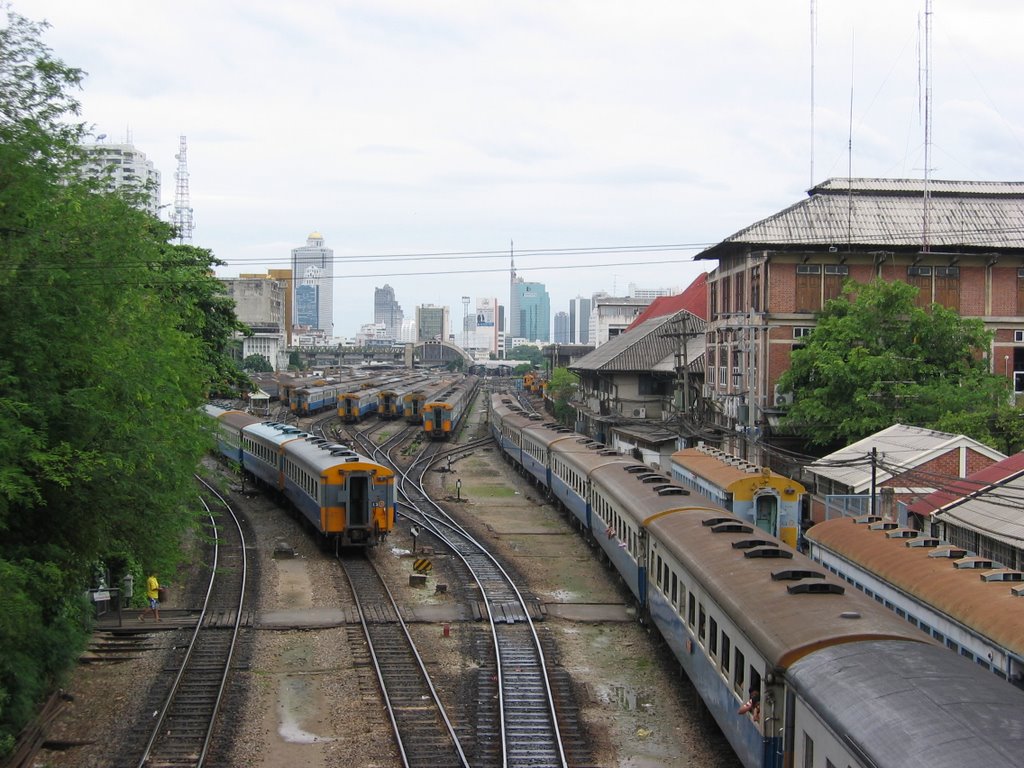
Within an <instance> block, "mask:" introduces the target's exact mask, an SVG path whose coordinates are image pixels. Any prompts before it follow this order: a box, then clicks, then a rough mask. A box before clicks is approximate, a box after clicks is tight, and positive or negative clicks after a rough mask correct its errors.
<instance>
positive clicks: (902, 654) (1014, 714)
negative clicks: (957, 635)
mask: <svg viewBox="0 0 1024 768" xmlns="http://www.w3.org/2000/svg"><path fill="white" fill-rule="evenodd" d="M788 678H789V680H790V681H791V682H792V683H793V684H794V686H795V687H796V689H797V691H798V693H799V694H800V695H801V696H803V697H804V698H805V699H807V700H808V701H809V702H810V703H811V704H812V706H813V707H814V709H815V711H816V712H817V713H818V716H819V717H821V718H822V719H823V720H824V721H825V722H826V723H827V724H828V725H829V726H830V728H831V729H832V730H833V732H835V733H837V734H840V735H842V736H845V735H846V734H850V733H857V734H864V735H863V736H861V737H858V739H857V743H856V745H855V748H856V751H857V752H859V753H860V754H858V755H857V757H858V761H859V762H860V763H862V764H864V765H898V766H900V767H901V768H964V766H972V765H978V766H985V768H999V767H1008V766H1019V765H1020V764H1021V755H1022V754H1024V693H1022V692H1021V691H1020V690H1018V689H1016V688H1014V687H1013V686H1012V685H1007V683H1006V682H1005V681H1003V680H1000V679H999V678H997V677H996V676H995V675H993V674H991V673H990V672H986V671H984V670H982V669H980V668H978V667H977V666H976V665H975V664H974V663H973V662H971V661H969V660H967V659H962V658H960V657H959V656H957V655H956V654H955V653H953V651H950V650H948V649H946V648H942V647H940V646H935V645H925V644H922V643H897V642H892V641H881V642H879V641H873V642H863V643H847V644H844V645H838V646H831V647H829V648H823V649H822V650H820V651H818V652H817V653H814V654H811V655H810V656H808V657H806V658H805V659H802V660H800V661H798V662H796V663H795V664H794V665H793V666H792V667H791V668H790V670H789V673H788ZM845 743H846V745H847V746H854V745H850V744H849V738H848V737H847V738H846V740H845Z"/></svg>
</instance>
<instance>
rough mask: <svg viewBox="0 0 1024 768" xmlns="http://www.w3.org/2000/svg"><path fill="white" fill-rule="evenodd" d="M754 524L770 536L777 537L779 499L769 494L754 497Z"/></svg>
mask: <svg viewBox="0 0 1024 768" xmlns="http://www.w3.org/2000/svg"><path fill="white" fill-rule="evenodd" d="M754 523H755V524H756V525H757V527H758V528H760V529H761V530H762V531H765V532H767V533H770V534H771V535H772V536H778V535H779V499H778V497H777V496H775V495H774V494H771V493H762V494H761V495H760V496H755V497H754Z"/></svg>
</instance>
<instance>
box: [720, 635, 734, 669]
mask: <svg viewBox="0 0 1024 768" xmlns="http://www.w3.org/2000/svg"><path fill="white" fill-rule="evenodd" d="M731 656H732V640H730V639H729V636H728V635H727V634H726V633H725V631H724V630H723V631H722V672H724V673H725V679H726V680H728V679H729V662H730V661H731V660H732V659H731Z"/></svg>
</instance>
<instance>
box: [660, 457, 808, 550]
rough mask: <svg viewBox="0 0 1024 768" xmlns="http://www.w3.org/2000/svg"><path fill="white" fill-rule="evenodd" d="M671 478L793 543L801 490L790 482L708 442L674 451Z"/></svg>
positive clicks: (798, 514) (796, 531) (795, 544)
mask: <svg viewBox="0 0 1024 768" xmlns="http://www.w3.org/2000/svg"><path fill="white" fill-rule="evenodd" d="M672 479H673V480H674V481H676V482H678V483H680V484H681V485H685V486H686V487H688V488H691V489H693V490H695V491H697V492H699V493H703V494H704V495H705V496H707V497H709V498H710V499H711V500H712V501H714V502H715V503H717V504H718V505H719V506H722V507H725V508H726V509H727V510H729V511H730V512H732V513H733V514H734V515H736V516H737V517H742V518H743V519H744V520H746V521H747V522H750V523H753V524H754V525H756V526H757V527H758V528H759V529H761V530H762V531H766V532H767V533H770V534H772V535H773V536H777V537H779V538H780V539H782V540H783V541H784V542H786V543H787V544H789V546H791V547H796V546H797V544H798V541H799V538H800V517H801V515H800V506H801V500H802V499H803V496H804V493H805V490H804V487H803V486H802V485H801V484H800V483H798V482H796V481H795V480H791V479H789V478H788V477H784V476H782V475H779V474H777V473H775V472H772V471H771V470H770V469H768V468H767V467H756V466H754V465H753V464H750V463H749V462H746V461H744V460H742V459H740V458H738V457H736V456H732V455H730V454H728V453H725V452H724V451H721V450H719V449H718V448H713V447H711V446H708V445H698V446H697V447H696V448H684V449H683V450H681V451H676V452H675V453H673V454H672Z"/></svg>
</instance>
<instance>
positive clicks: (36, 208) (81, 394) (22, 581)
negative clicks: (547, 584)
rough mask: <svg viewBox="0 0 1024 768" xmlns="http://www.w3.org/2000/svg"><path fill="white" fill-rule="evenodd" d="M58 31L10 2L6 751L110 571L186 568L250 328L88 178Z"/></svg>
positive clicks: (2, 236)
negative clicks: (212, 448) (216, 417)
mask: <svg viewBox="0 0 1024 768" xmlns="http://www.w3.org/2000/svg"><path fill="white" fill-rule="evenodd" d="M2 16H6V26H3V23H4V19H3V18H2ZM44 28H45V27H44V26H43V25H39V24H34V23H31V22H29V21H27V20H25V19H23V18H21V17H19V16H17V15H16V14H14V13H13V12H12V11H11V10H10V9H9V7H8V6H7V5H5V4H0V326H2V327H3V328H4V334H5V338H4V347H3V351H2V353H0V417H2V418H0V613H2V615H3V621H0V754H2V752H3V750H4V749H5V748H6V747H7V746H9V744H10V739H11V736H12V734H14V733H17V731H18V730H19V728H20V726H21V725H22V724H23V723H24V721H25V719H26V718H27V717H28V715H29V714H30V713H31V711H32V709H33V707H34V706H35V705H36V704H37V703H38V702H39V701H40V700H41V699H42V697H43V694H44V693H45V692H46V690H47V689H48V688H49V687H50V686H52V685H54V684H55V683H56V682H57V681H58V680H59V679H60V677H61V676H62V675H63V674H64V672H65V670H66V669H68V667H69V665H70V664H71V663H72V662H73V660H74V658H76V657H77V654H78V651H79V649H80V648H81V647H82V645H83V643H84V641H85V638H86V637H87V630H88V626H87V622H86V621H85V619H86V618H87V615H88V614H87V611H86V606H85V605H84V604H83V602H82V600H81V598H80V596H81V595H82V593H83V590H84V589H85V588H86V587H88V586H91V585H92V584H91V579H92V574H93V569H94V564H95V563H97V562H104V561H108V560H110V559H112V558H115V557H116V558H117V559H119V560H120V561H121V562H134V563H144V564H145V565H146V567H147V568H154V569H157V570H160V571H161V572H163V573H170V572H172V568H173V566H174V564H175V563H176V562H177V560H178V558H179V557H180V550H179V542H180V540H181V533H182V532H183V531H184V530H185V529H186V528H187V527H189V526H190V525H192V524H193V520H194V514H195V511H194V509H193V503H192V499H193V498H194V496H195V488H194V484H193V481H192V473H193V472H194V471H195V468H196V466H197V463H198V460H199V458H200V457H201V455H202V454H203V452H204V451H205V450H207V448H208V447H209V442H210V438H209V433H208V430H207V425H206V424H205V423H204V419H203V417H202V416H201V414H200V412H199V406H200V405H201V404H202V403H203V401H204V399H205V395H206V394H207V392H208V391H209V390H210V388H211V386H213V385H214V383H215V382H216V380H217V377H218V376H219V375H220V374H219V371H221V369H222V368H225V369H226V367H227V362H226V359H225V358H224V357H223V355H222V345H223V344H224V343H225V339H226V338H229V337H230V335H231V334H233V333H234V330H235V329H236V328H240V327H241V326H239V325H238V322H237V320H236V319H235V317H234V313H233V310H232V307H231V305H230V302H226V303H225V301H224V300H223V298H222V291H221V288H220V284H219V282H218V281H216V279H214V278H212V277H211V275H210V267H211V265H212V256H211V255H210V254H209V252H207V251H204V250H203V249H195V248H191V247H190V246H175V245H171V244H169V243H168V240H169V239H170V238H171V236H172V235H173V232H172V231H171V229H170V227H169V226H168V225H166V224H163V223H161V222H160V221H158V220H157V219H156V218H154V217H152V216H150V215H148V214H146V213H144V212H142V211H141V210H139V209H138V208H136V207H134V205H133V203H134V202H135V201H136V199H137V194H133V193H126V194H107V193H102V192H101V191H100V190H99V187H98V186H97V185H96V184H94V183H91V182H84V181H78V180H76V178H77V176H76V174H75V173H74V171H75V169H76V165H77V164H78V163H79V162H80V151H79V150H78V143H79V142H80V140H81V139H82V137H83V136H84V130H83V128H82V127H81V126H80V125H73V124H72V125H66V124H64V123H63V122H62V121H63V120H64V119H66V118H67V117H68V116H69V115H74V114H76V113H77V108H78V107H77V104H76V103H75V101H74V99H73V98H71V96H69V95H68V94H69V92H70V91H71V90H72V89H74V88H77V87H78V86H79V84H80V81H81V73H80V71H79V70H76V69H73V68H71V67H68V66H66V65H65V64H63V63H62V62H60V61H59V60H57V59H55V58H54V57H53V55H52V53H51V52H50V51H49V49H47V48H46V47H45V46H44V45H43V44H42V42H41V34H42V32H43V30H44ZM231 367H232V368H234V366H233V365H232V366H231ZM235 370H236V371H237V369H235ZM235 375H238V374H237V373H236V374H235Z"/></svg>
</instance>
